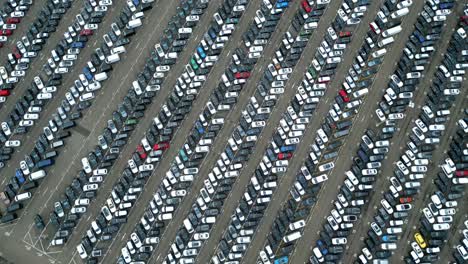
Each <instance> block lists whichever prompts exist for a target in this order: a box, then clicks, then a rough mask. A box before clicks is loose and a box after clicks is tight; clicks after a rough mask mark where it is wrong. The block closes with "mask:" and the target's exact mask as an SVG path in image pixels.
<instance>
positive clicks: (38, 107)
mask: <svg viewBox="0 0 468 264" xmlns="http://www.w3.org/2000/svg"><path fill="white" fill-rule="evenodd" d="M85 6H86V5H85ZM89 7H91V5H89ZM48 8H49V9H51V8H52V7H50V6H48ZM57 8H58V7H57ZM49 9H48V10H49ZM59 9H63V8H59ZM53 10H55V9H53ZM53 10H52V11H51V10H49V11H50V12H54V11H53ZM85 10H86V7H85V8H84V9H83V10H82V12H86V11H85ZM91 10H92V9H91ZM43 12H45V11H44V10H42V11H41V14H43ZM44 14H45V13H44ZM44 16H45V15H44ZM55 19H56V22H57V20H58V19H59V18H57V17H56V18H55ZM38 21H39V20H38ZM37 26H38V27H39V25H37ZM55 26H57V25H55ZM77 27H78V28H77ZM79 27H81V25H80V24H79V22H78V19H76V20H75V21H74V25H73V27H70V28H69V30H79ZM28 33H29V32H28ZM23 42H24V40H23ZM23 42H22V44H21V45H23ZM66 45H67V44H66V43H63V42H62V43H60V44H58V45H57V47H56V48H55V49H54V50H53V51H52V58H54V60H60V58H59V55H58V54H61V55H64V53H63V52H64V50H65V49H66V48H67V46H66ZM26 46H28V45H26ZM28 48H29V46H28ZM61 52H62V53H61ZM74 52H75V54H68V55H65V56H64V57H67V56H69V57H68V59H69V60H71V61H73V60H76V58H77V56H76V54H77V52H76V51H70V50H68V53H74ZM21 53H24V54H26V53H27V50H22V51H21ZM70 56H71V57H70ZM52 58H51V60H52ZM11 63H12V62H11ZM24 63H26V62H24ZM28 63H29V62H28ZM61 79H62V76H61V75H60V74H58V73H57V74H54V75H52V76H51V79H50V80H48V81H47V82H45V81H43V79H42V78H41V77H40V76H36V77H34V81H33V83H32V84H31V86H30V88H28V90H27V91H26V94H28V95H29V96H24V97H23V98H22V99H21V100H20V102H19V103H17V104H16V105H15V110H14V111H13V112H14V113H16V115H17V117H18V120H16V119H15V118H10V119H8V120H7V121H6V122H3V123H2V130H3V133H4V134H5V135H8V136H9V137H13V136H14V134H15V133H16V132H18V127H16V128H15V125H16V124H15V123H14V122H13V120H16V121H19V120H20V119H21V117H20V116H19V115H18V113H19V114H24V115H23V118H24V119H25V120H21V121H19V127H23V128H25V127H29V126H32V125H33V124H34V120H37V119H39V113H40V112H41V111H42V109H43V107H44V106H45V104H46V102H47V101H48V100H49V99H51V97H52V96H51V95H52V93H53V92H56V91H57V86H59V85H61ZM46 85H50V86H46ZM43 94H47V95H50V96H46V97H42V95H43ZM34 96H36V99H34ZM71 105H72V104H70V103H68V101H66V100H64V101H63V102H62V105H61V106H60V107H59V108H58V109H57V112H56V113H54V114H53V120H50V121H49V126H48V127H46V128H44V133H43V134H42V135H41V136H40V139H41V140H39V141H38V142H39V143H38V142H36V145H35V149H34V150H33V151H32V152H31V154H30V155H28V156H26V159H25V160H23V161H21V162H20V168H19V169H18V170H17V171H20V172H21V175H23V176H24V175H28V174H30V173H31V171H32V170H33V169H35V168H36V169H40V168H41V167H39V166H37V165H36V163H40V162H41V161H42V162H43V161H45V160H49V159H50V158H52V157H54V156H55V155H52V154H49V155H46V154H47V151H46V149H47V147H48V146H49V142H48V141H51V142H50V145H51V148H52V149H54V148H58V147H60V146H62V145H63V141H62V140H61V139H62V138H65V137H67V136H68V135H69V133H57V136H58V139H59V140H58V141H54V142H52V140H53V139H54V136H53V134H52V132H57V131H58V127H60V126H63V128H65V129H67V128H70V127H72V126H73V123H72V122H70V121H66V120H65V119H66V118H67V113H68V112H70V111H71ZM12 116H14V115H12ZM12 141H13V142H16V144H15V146H16V147H18V146H19V145H20V141H19V140H9V141H6V142H5V143H6V144H8V143H10V142H12ZM17 174H19V173H17ZM15 177H17V178H15ZM15 177H12V178H11V181H10V182H12V183H11V184H12V185H13V186H14V187H15V188H11V186H10V185H8V186H7V189H6V190H5V193H6V194H7V196H9V198H10V199H13V197H14V194H16V193H19V188H16V187H17V186H19V187H20V186H21V185H22V184H24V182H25V180H24V179H22V178H21V177H19V176H15ZM9 187H10V188H9ZM34 187H36V185H35V186H33V188H34ZM12 190H13V191H12ZM12 195H13V196H12Z"/></svg>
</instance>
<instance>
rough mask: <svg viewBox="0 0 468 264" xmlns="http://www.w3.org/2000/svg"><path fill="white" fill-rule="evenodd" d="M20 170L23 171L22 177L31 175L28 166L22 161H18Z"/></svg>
mask: <svg viewBox="0 0 468 264" xmlns="http://www.w3.org/2000/svg"><path fill="white" fill-rule="evenodd" d="M20 168H21V170H22V171H23V174H24V175H28V174H29V173H31V171H30V170H29V167H28V164H27V163H26V161H24V160H22V161H20Z"/></svg>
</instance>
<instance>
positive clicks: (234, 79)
mask: <svg viewBox="0 0 468 264" xmlns="http://www.w3.org/2000/svg"><path fill="white" fill-rule="evenodd" d="M234 8H236V7H234ZM259 11H260V12H259ZM259 11H257V12H256V14H257V16H258V14H263V13H269V15H267V16H266V17H265V19H264V20H262V21H263V22H260V23H258V19H255V18H254V21H253V23H252V24H251V25H250V29H249V30H248V31H250V30H252V28H261V29H260V30H254V31H255V32H254V33H253V34H254V35H253V37H251V38H253V39H252V40H251V41H252V42H253V43H254V45H255V44H257V45H256V46H257V47H262V48H261V49H260V48H257V49H258V50H261V51H263V46H265V45H266V42H260V41H257V39H256V38H257V37H255V36H258V38H259V39H260V40H261V39H264V38H265V35H267V38H269V37H270V35H271V34H270V32H272V31H273V30H274V27H275V26H276V24H277V23H269V26H264V24H266V23H267V21H278V20H279V18H280V16H281V13H282V12H279V11H278V10H275V9H274V8H273V4H272V3H270V5H268V4H265V3H264V4H263V5H262V6H261V8H260V10H259ZM264 33H266V34H264ZM284 41H286V43H288V45H290V43H289V41H291V42H292V41H293V39H292V36H291V34H290V33H286V35H285V37H284ZM302 41H303V42H307V39H305V40H304V39H303V40H302ZM261 43H262V44H261ZM260 45H261V46H260ZM250 48H252V46H251V45H246V50H247V51H243V50H240V49H237V50H236V54H234V55H233V57H232V64H231V65H230V66H229V69H228V70H227V71H226V72H225V74H224V75H223V77H222V83H220V85H219V86H218V89H217V91H215V92H214V93H213V94H212V96H211V100H210V101H209V102H208V103H207V106H206V108H205V110H204V111H203V112H202V114H201V115H200V117H199V119H198V120H197V122H196V123H195V127H194V128H193V130H192V133H191V135H190V136H189V138H188V140H187V143H186V144H185V145H184V147H183V148H182V149H181V150H180V152H179V156H178V157H176V159H175V161H173V163H172V168H171V171H170V172H168V176H169V177H168V179H169V181H167V184H166V183H165V182H164V181H163V185H164V186H163V187H162V188H160V189H159V190H158V193H157V194H156V195H157V196H158V197H159V196H164V193H167V192H170V191H171V190H172V188H177V187H178V186H179V184H181V183H183V182H184V181H186V180H188V181H189V182H191V181H193V179H194V177H195V176H197V174H198V170H199V168H200V169H201V164H202V161H203V159H204V157H205V156H206V153H207V152H209V151H210V148H211V145H212V144H213V141H214V136H215V135H216V133H217V131H218V130H219V129H220V127H221V126H222V124H223V123H224V118H225V117H226V116H227V114H228V112H226V111H223V110H229V109H231V108H232V107H230V108H228V109H225V108H224V107H220V106H222V103H223V102H226V103H228V100H229V94H232V93H233V92H232V91H235V93H237V92H238V91H240V89H242V86H243V84H244V83H245V79H246V78H248V77H249V74H250V73H249V72H247V71H245V68H246V67H249V68H248V70H249V71H250V70H251V68H252V67H253V65H254V64H255V62H256V61H257V59H256V58H255V57H252V56H248V55H247V56H246V54H247V52H248V54H252V53H255V52H257V51H254V50H250ZM261 51H260V52H261ZM241 68H242V69H243V70H241ZM239 71H241V72H239ZM291 71H292V69H289V73H290V72H291ZM275 72H276V70H275ZM263 92H266V91H265V90H263ZM231 97H232V96H231ZM235 97H237V95H236V96H235ZM268 100H273V99H268ZM236 102H237V101H236V100H235V101H233V102H232V103H229V105H233V104H235V103H236ZM259 106H260V105H259V102H258V100H257V99H256V96H253V97H251V99H250V100H249V101H248V106H247V110H245V111H243V116H244V117H243V120H242V121H241V125H240V126H239V127H237V129H236V130H235V131H236V132H234V134H233V136H232V137H230V138H229V139H228V142H229V145H228V146H227V149H226V151H225V152H223V153H222V155H221V157H220V158H219V159H218V161H217V162H216V164H217V165H216V167H215V168H214V169H213V171H212V172H211V173H209V175H208V179H206V180H205V181H204V183H205V187H204V188H203V189H202V190H200V197H199V198H198V199H197V202H196V204H194V205H193V209H192V212H191V213H190V214H189V218H188V219H185V220H184V227H183V228H181V229H180V232H179V233H178V234H177V236H176V241H175V242H174V243H173V244H172V245H171V249H170V251H171V252H170V253H169V255H168V256H167V257H166V259H165V261H166V262H167V263H172V262H174V261H177V260H180V261H181V262H183V263H193V261H194V258H195V256H196V255H197V254H198V248H199V247H201V245H202V243H203V242H204V240H206V239H208V237H209V232H208V231H209V230H210V229H211V227H212V225H213V224H214V223H215V219H216V217H215V216H216V215H218V214H219V213H220V211H221V207H222V204H223V200H224V199H225V198H226V197H227V195H228V194H229V191H230V189H231V186H232V185H233V184H234V182H235V177H237V176H238V175H239V171H240V169H241V168H242V165H243V163H244V162H245V161H247V160H248V155H250V153H251V152H252V149H253V147H254V145H255V143H254V141H255V140H256V138H257V135H255V134H252V133H253V132H255V133H259V131H260V130H258V129H257V128H259V127H262V126H264V125H265V121H266V120H265V118H266V115H264V116H265V117H260V119H257V120H258V121H256V122H254V121H252V118H255V115H256V110H259V111H260V108H259ZM270 106H272V105H270ZM264 110H266V109H265V108H264ZM261 111H263V110H261ZM270 111H271V109H270V110H268V112H270ZM262 113H263V114H265V113H267V112H262ZM250 116H252V117H250ZM261 118H263V120H262V119H261ZM250 123H252V126H253V127H254V128H253V129H250V130H249V129H248V127H249V126H250ZM254 123H255V124H254ZM216 126H217V127H218V128H216V129H214V127H216ZM249 131H250V132H249ZM213 133H214V134H213ZM246 133H251V135H250V136H247V135H246ZM210 134H211V135H210ZM245 137H247V141H246V142H242V141H243V138H245ZM184 173H191V174H189V175H185V174H184ZM223 177H224V178H225V179H224V180H222V179H223ZM176 179H180V181H182V182H181V183H179V184H178V183H174V184H175V185H171V181H175V180H176ZM172 183H173V182H172ZM175 186H177V187H175ZM189 186H190V185H189V184H187V187H189ZM163 188H164V189H163ZM215 192H216V194H215ZM161 193H162V194H161ZM152 203H153V204H150V206H149V207H148V209H147V210H155V208H154V206H156V204H154V201H153V202H152ZM166 203H167V204H166ZM178 203H179V202H178ZM178 203H177V204H173V203H171V202H170V201H169V199H167V201H166V200H165V199H162V203H161V204H159V206H161V207H162V208H165V206H167V205H171V206H174V207H175V208H174V209H176V205H178ZM156 209H157V208H156ZM172 214H174V213H172V212H171V214H170V215H172ZM160 215H163V216H164V215H169V214H164V211H163V212H162V213H160ZM165 220H167V219H165ZM158 229H159V230H161V228H158ZM160 233H162V231H160ZM186 247H187V248H186ZM184 249H185V250H184Z"/></svg>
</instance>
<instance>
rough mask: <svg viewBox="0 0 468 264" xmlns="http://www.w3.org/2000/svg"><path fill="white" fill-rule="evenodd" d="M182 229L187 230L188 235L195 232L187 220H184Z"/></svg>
mask: <svg viewBox="0 0 468 264" xmlns="http://www.w3.org/2000/svg"><path fill="white" fill-rule="evenodd" d="M184 227H185V229H187V232H189V233H193V232H194V231H195V230H194V229H193V226H192V223H191V222H190V220H189V219H185V220H184Z"/></svg>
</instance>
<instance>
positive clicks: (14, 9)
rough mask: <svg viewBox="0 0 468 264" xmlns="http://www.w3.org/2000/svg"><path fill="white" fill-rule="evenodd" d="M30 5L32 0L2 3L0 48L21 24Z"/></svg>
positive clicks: (12, 0)
mask: <svg viewBox="0 0 468 264" xmlns="http://www.w3.org/2000/svg"><path fill="white" fill-rule="evenodd" d="M31 5H32V0H9V1H6V2H5V3H4V5H3V7H2V9H1V10H0V27H1V28H0V30H1V31H0V48H2V47H3V46H4V45H5V42H7V40H8V36H10V35H12V34H13V32H14V30H15V29H16V27H17V25H18V24H19V23H21V18H22V17H24V16H25V14H26V13H27V12H28V10H29V8H30V7H31Z"/></svg>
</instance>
